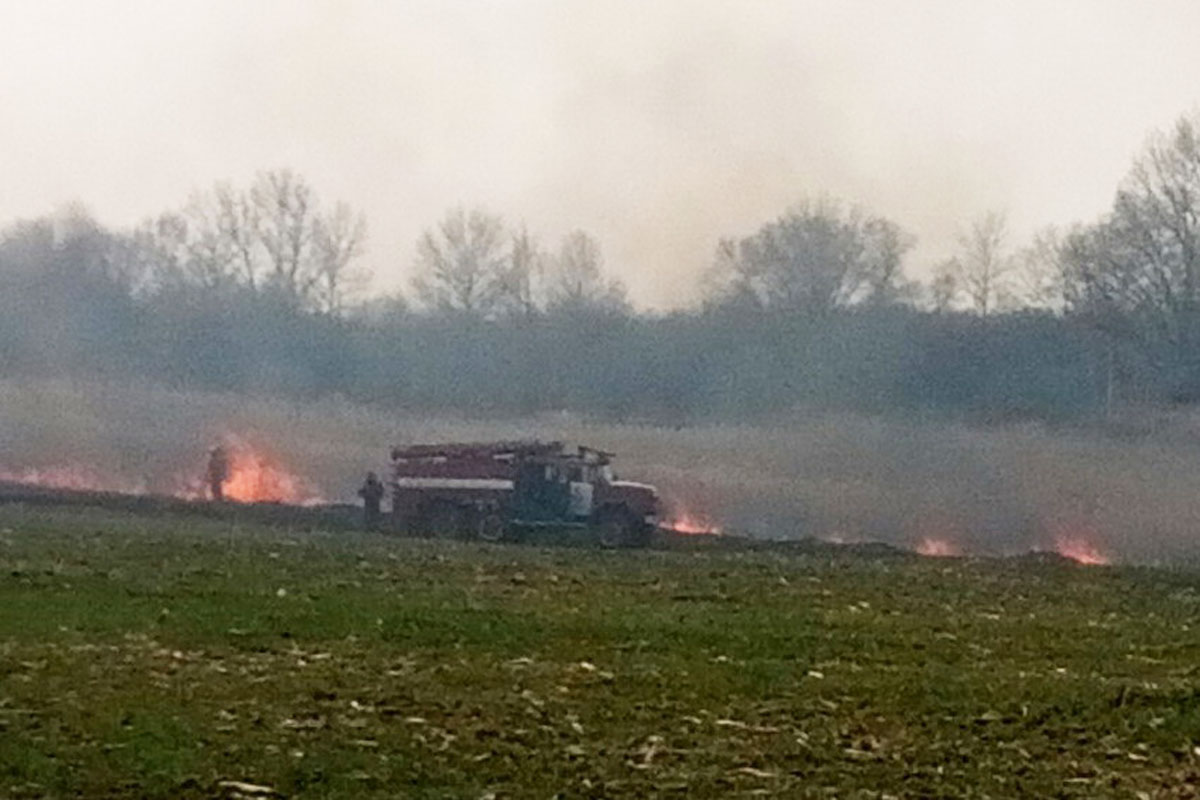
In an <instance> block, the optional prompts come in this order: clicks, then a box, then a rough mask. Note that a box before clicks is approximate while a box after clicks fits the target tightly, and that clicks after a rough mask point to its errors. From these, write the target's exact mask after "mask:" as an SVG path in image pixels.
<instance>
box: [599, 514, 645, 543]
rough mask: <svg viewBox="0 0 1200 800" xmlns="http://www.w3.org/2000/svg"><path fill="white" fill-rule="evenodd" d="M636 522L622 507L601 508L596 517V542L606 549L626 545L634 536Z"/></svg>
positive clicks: (631, 541)
mask: <svg viewBox="0 0 1200 800" xmlns="http://www.w3.org/2000/svg"><path fill="white" fill-rule="evenodd" d="M637 522H638V521H637V520H635V519H634V518H633V517H632V516H631V515H630V514H629V512H628V511H626V510H625V509H623V508H606V509H602V510H601V511H600V514H599V515H597V519H596V526H595V530H596V533H595V537H596V544H598V545H600V546H601V547H603V548H604V549H606V550H615V549H616V548H618V547H628V546H629V545H630V544H633V541H634V539H635V538H636V532H637Z"/></svg>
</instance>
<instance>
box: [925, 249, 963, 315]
mask: <svg viewBox="0 0 1200 800" xmlns="http://www.w3.org/2000/svg"><path fill="white" fill-rule="evenodd" d="M961 273H962V266H961V265H960V264H959V263H958V260H957V259H954V258H951V259H948V260H946V261H943V262H942V263H941V264H938V266H937V267H936V268H935V269H934V271H933V280H931V281H930V282H929V297H930V301H931V303H932V305H933V310H934V311H936V312H938V313H939V314H944V313H946V312H947V311H949V310H950V309H951V308H953V307H954V301H955V300H957V299H958V296H959V294H960V292H961V289H960V288H959V285H958V276H959V275H960V274H961Z"/></svg>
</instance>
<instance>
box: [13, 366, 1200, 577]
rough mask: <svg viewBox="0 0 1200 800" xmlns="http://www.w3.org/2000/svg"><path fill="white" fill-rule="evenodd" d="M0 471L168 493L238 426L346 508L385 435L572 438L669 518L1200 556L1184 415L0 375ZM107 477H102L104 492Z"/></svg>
mask: <svg viewBox="0 0 1200 800" xmlns="http://www.w3.org/2000/svg"><path fill="white" fill-rule="evenodd" d="M0 401H2V403H3V406H4V408H5V410H6V413H5V415H4V416H3V417H2V418H0V452H2V453H3V457H2V458H0V470H3V471H4V474H5V476H6V477H7V476H20V475H21V474H23V473H25V474H28V473H29V471H41V473H42V474H50V473H53V472H54V471H55V470H58V471H62V470H67V471H74V472H75V473H78V474H81V475H84V476H87V477H88V480H91V481H92V482H94V483H102V482H103V481H105V480H109V481H112V482H114V484H115V485H114V486H112V488H117V489H126V490H136V489H138V488H141V487H146V488H148V489H150V490H151V491H162V490H163V489H162V487H170V486H174V485H177V481H178V477H179V476H180V475H189V474H190V475H198V474H202V469H203V464H204V460H205V458H206V453H207V448H208V447H209V446H210V445H211V444H212V443H213V442H214V441H217V440H219V439H220V438H221V437H222V436H227V435H229V434H230V433H234V434H236V435H238V436H240V437H244V438H245V439H246V440H247V441H249V442H254V443H256V444H257V445H258V446H259V447H261V449H262V450H263V452H268V453H270V454H271V455H272V458H273V459H275V460H276V462H277V463H278V464H279V465H280V467H281V468H284V469H286V470H288V471H290V472H291V473H293V474H294V475H295V476H296V477H297V480H302V481H303V482H304V485H305V486H307V487H310V491H311V492H312V493H313V494H314V495H315V494H317V493H319V494H320V495H321V496H322V497H323V498H324V499H326V500H329V501H346V502H351V501H353V499H354V489H355V488H356V486H357V484H358V482H359V481H360V480H361V478H362V475H363V474H364V473H365V472H366V471H367V470H368V469H375V470H383V469H384V468H385V467H386V459H387V452H388V446H389V445H391V444H393V443H413V442H422V441H445V440H487V439H493V438H513V437H534V436H540V437H543V438H555V437H560V438H565V439H567V440H570V441H577V442H582V443H588V444H591V445H594V446H598V447H602V448H605V449H611V450H614V451H616V452H617V453H618V459H617V462H616V468H617V472H618V475H619V477H623V478H632V479H640V480H647V481H651V482H653V483H655V484H657V485H658V486H659V487H660V488H661V489H662V490H663V492H664V497H665V500H666V502H667V504H668V510H670V511H673V512H674V513H677V514H686V515H688V516H689V517H690V518H692V519H695V520H699V521H702V522H703V523H704V525H705V526H717V527H720V528H721V529H722V530H724V531H727V532H729V533H748V534H752V535H755V536H759V537H766V538H777V539H790V538H799V537H804V536H816V537H819V538H823V539H828V540H833V541H846V542H852V541H884V542H889V543H893V544H897V545H901V546H904V547H910V548H914V549H919V550H922V551H924V552H928V553H929V554H931V555H956V554H967V555H970V554H1013V553H1020V552H1025V551H1028V550H1031V549H1042V550H1054V549H1059V550H1061V551H1064V552H1066V551H1069V552H1071V553H1072V554H1073V555H1074V556H1075V557H1078V558H1082V559H1083V560H1104V559H1110V558H1111V559H1114V560H1119V561H1136V562H1157V561H1178V560H1183V559H1188V560H1191V559H1193V558H1195V557H1196V556H1198V555H1200V540H1198V539H1197V536H1196V534H1195V531H1196V524H1197V520H1200V496H1198V495H1197V493H1196V492H1195V491H1194V490H1193V483H1194V481H1193V480H1192V476H1194V475H1196V474H1197V473H1198V472H1200V451H1198V450H1197V448H1196V447H1195V443H1196V441H1197V439H1198V438H1200V429H1197V428H1196V427H1195V426H1194V425H1193V424H1191V423H1190V422H1189V420H1187V419H1175V420H1172V421H1170V422H1169V423H1167V425H1168V426H1169V430H1164V431H1161V432H1158V433H1155V432H1149V433H1145V434H1142V435H1140V436H1139V437H1138V438H1137V439H1136V440H1132V441H1131V440H1118V439H1115V438H1113V437H1112V436H1111V435H1110V434H1105V435H1102V434H1099V433H1096V434H1091V433H1084V432H1080V431H1078V430H1077V431H1075V432H1058V433H1056V432H1053V431H1049V430H1046V429H1042V428H1039V427H1032V426H1030V427H1010V428H1005V429H991V430H980V429H972V428H968V427H963V426H955V425H945V424H943V425H936V426H935V425H926V424H919V423H911V424H908V423H900V422H882V421H878V420H872V419H867V418H863V417H852V416H814V417H810V418H799V419H793V420H789V421H787V422H781V423H779V424H778V425H776V426H772V427H767V426H733V425H729V426H721V425H710V426H698V427H690V428H682V429H671V428H660V427H653V426H637V425H615V424H601V423H591V422H588V421H586V420H581V419H578V418H573V417H570V416H564V415H551V416H545V417H540V418H524V419H505V420H482V419H474V420H472V419H454V418H448V417H447V418H431V417H428V416H417V415H406V414H403V413H395V414H389V413H383V412H380V411H376V410H368V409H365V408H363V407H360V406H355V405H351V404H346V403H342V402H336V401H323V402H317V403H310V404H303V405H300V404H291V403H284V402H278V401H268V400H258V399H245V398H240V397H235V396H228V395H218V394H186V395H185V394H181V393H175V392H171V391H166V390H162V389H137V388H128V387H114V386H103V385H97V384H69V383H55V382H40V383H36V384H17V383H13V382H6V383H0ZM101 488H103V487H101Z"/></svg>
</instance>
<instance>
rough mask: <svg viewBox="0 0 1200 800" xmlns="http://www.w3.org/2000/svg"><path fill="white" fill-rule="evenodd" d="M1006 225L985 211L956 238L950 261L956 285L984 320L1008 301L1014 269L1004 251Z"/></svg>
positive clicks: (1003, 221) (1005, 245) (1006, 235)
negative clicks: (955, 254)
mask: <svg viewBox="0 0 1200 800" xmlns="http://www.w3.org/2000/svg"><path fill="white" fill-rule="evenodd" d="M1007 237H1008V223H1007V221H1006V220H1005V218H1004V215H1003V214H999V213H996V212H989V213H987V214H985V215H984V216H982V217H980V218H979V219H977V220H975V221H974V222H973V223H971V228H970V230H969V231H967V232H966V233H964V234H961V235H960V236H959V239H958V244H959V252H958V255H957V256H956V257H955V259H954V263H955V264H956V267H957V270H958V282H959V284H960V285H961V286H962V290H963V291H964V292H965V293H966V295H967V297H968V298H969V299H970V301H971V305H972V307H973V308H974V309H975V311H976V312H978V313H979V315H980V316H984V317H986V316H987V315H988V314H990V313H991V312H993V311H995V310H996V309H997V308H998V307H1000V306H1002V305H1004V304H1005V303H1008V302H1010V301H1011V299H1012V289H1011V277H1012V272H1013V267H1014V262H1013V259H1012V257H1011V256H1010V255H1009V253H1008V252H1007V243H1006V240H1007Z"/></svg>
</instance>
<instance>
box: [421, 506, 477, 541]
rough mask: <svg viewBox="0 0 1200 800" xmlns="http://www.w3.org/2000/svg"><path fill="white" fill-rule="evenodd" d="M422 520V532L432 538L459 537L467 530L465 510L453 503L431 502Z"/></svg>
mask: <svg viewBox="0 0 1200 800" xmlns="http://www.w3.org/2000/svg"><path fill="white" fill-rule="evenodd" d="M422 522H423V524H422V525H421V528H422V532H423V533H424V534H425V535H426V536H428V537H430V538H433V539H459V538H461V537H462V536H463V535H464V534H465V533H467V531H468V530H469V528H468V526H467V515H466V510H465V509H463V508H461V507H460V506H457V505H455V504H454V503H444V502H441V503H433V504H431V505H430V506H429V507H428V508H426V509H425V513H424V514H422Z"/></svg>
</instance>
